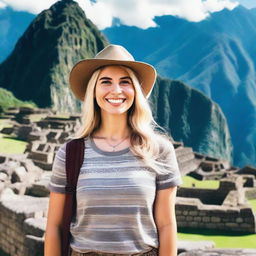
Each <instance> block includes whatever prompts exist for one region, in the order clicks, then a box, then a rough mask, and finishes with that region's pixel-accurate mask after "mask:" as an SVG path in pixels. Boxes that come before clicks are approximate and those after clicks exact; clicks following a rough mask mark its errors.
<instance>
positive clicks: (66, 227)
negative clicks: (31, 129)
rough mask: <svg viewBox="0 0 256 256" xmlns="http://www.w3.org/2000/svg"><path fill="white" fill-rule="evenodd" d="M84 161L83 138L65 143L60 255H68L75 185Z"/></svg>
mask: <svg viewBox="0 0 256 256" xmlns="http://www.w3.org/2000/svg"><path fill="white" fill-rule="evenodd" d="M83 161H84V138H80V139H74V140H71V141H69V142H68V143H67V144H66V175H67V185H66V187H65V189H66V197H65V205H64V212H63V222H62V232H61V233H62V239H61V249H62V253H61V255H62V256H68V255H70V252H71V251H70V238H71V234H70V223H71V221H72V217H73V216H74V214H75V212H76V186H77V180H78V176H79V172H80V168H81V166H82V164H83Z"/></svg>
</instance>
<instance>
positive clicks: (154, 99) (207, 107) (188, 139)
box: [149, 76, 233, 164]
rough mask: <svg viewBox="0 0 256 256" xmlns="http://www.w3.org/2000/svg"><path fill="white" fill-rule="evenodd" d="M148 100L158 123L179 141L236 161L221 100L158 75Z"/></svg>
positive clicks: (209, 153) (202, 151)
mask: <svg viewBox="0 0 256 256" xmlns="http://www.w3.org/2000/svg"><path fill="white" fill-rule="evenodd" d="M149 101H150V103H151V106H152V109H153V113H154V118H155V120H156V121H157V123H158V124H160V125H161V126H162V127H164V128H165V129H166V130H167V131H168V133H169V134H171V135H172V137H173V138H175V140H176V141H182V142H183V143H184V145H186V146H187V147H192V148H193V151H196V152H199V153H202V154H206V155H208V156H211V157H216V158H218V159H223V160H229V161H230V162H231V164H233V159H232V158H233V145H232V143H231V137H230V133H229V128H228V125H227V120H226V117H225V115H224V114H223V112H222V110H221V109H220V107H219V106H218V104H216V103H215V102H213V101H212V100H211V99H209V98H208V97H207V96H205V95H204V94H203V93H202V92H200V91H199V90H197V89H194V88H192V87H190V86H188V85H186V84H184V83H182V82H180V81H175V80H170V79H167V78H162V77H159V76H158V77H157V80H156V84H155V86H154V88H153V91H152V93H151V95H150V98H149Z"/></svg>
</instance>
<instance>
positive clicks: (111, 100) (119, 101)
mask: <svg viewBox="0 0 256 256" xmlns="http://www.w3.org/2000/svg"><path fill="white" fill-rule="evenodd" d="M106 100H107V101H108V102H110V103H122V102H124V99H120V100H113V99H106Z"/></svg>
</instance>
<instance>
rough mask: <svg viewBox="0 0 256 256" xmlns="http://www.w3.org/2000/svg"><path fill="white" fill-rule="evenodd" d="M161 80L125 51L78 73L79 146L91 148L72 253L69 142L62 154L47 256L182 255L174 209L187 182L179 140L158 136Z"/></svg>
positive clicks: (107, 53) (113, 49)
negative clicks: (154, 103) (153, 96)
mask: <svg viewBox="0 0 256 256" xmlns="http://www.w3.org/2000/svg"><path fill="white" fill-rule="evenodd" d="M155 79H156V71H155V69H154V68H153V67H152V66H151V65H149V64H147V63H144V62H138V61H135V60H134V58H133V56H132V55H131V54H130V53H129V52H128V51H127V50H126V49H125V48H123V47H122V46H119V45H109V46H107V47H106V48H104V49H103V50H102V51H101V52H99V53H98V54H97V55H96V56H95V58H93V59H86V60H82V61H80V62H78V63H77V64H76V65H75V66H74V67H73V69H72V71H71V73H70V86H71V90H72V92H73V93H74V95H75V96H76V97H77V98H78V99H80V100H81V101H83V113H82V125H81V127H80V129H79V130H78V131H77V132H76V135H75V136H74V140H76V141H80V142H81V145H82V146H83V147H84V154H82V156H83V157H84V159H83V164H82V166H81V168H80V173H79V177H78V180H77V187H76V190H75V191H76V194H75V197H76V211H75V213H74V214H73V218H72V221H71V225H70V227H69V230H70V234H71V242H70V250H69V251H68V252H66V251H63V250H62V248H63V241H65V240H63V239H62V238H63V237H62V233H61V231H62V229H63V226H62V223H63V220H64V218H65V216H66V215H65V212H64V207H65V193H68V192H69V191H68V190H66V185H67V173H66V148H67V144H68V143H69V142H68V143H64V144H63V145H62V146H61V147H60V148H59V150H58V152H57V154H56V157H55V160H54V163H53V169H52V172H53V173H52V177H51V182H50V185H49V189H50V191H51V193H50V201H49V212H48V220H47V228H46V235H45V256H51V255H55V256H60V255H62V256H66V255H69V254H71V255H72V256H78V255H79V256H80V255H88V256H89V255H106V256H107V255H109V256H110V255H113V256H114V255H148V256H149V255H160V256H174V255H177V245H176V236H177V234H176V233H177V228H176V219H175V207H174V204H175V196H176V189H177V186H179V185H180V184H181V183H182V181H181V176H180V171H179V167H178V163H177V159H176V155H175V150H174V147H173V144H172V143H171V138H170V137H169V136H168V135H167V134H164V133H160V132H159V131H157V130H156V128H161V127H160V126H158V125H157V123H156V122H155V121H154V119H153V116H152V112H151V109H150V105H149V103H148V101H147V98H148V97H149V95H150V93H151V91H152V89H153V86H154V82H155ZM74 140H71V141H70V142H72V141H74ZM68 145H70V144H68ZM77 154H79V152H77ZM64 247H65V245H64ZM67 248H68V247H67Z"/></svg>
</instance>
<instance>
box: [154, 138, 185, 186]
mask: <svg viewBox="0 0 256 256" xmlns="http://www.w3.org/2000/svg"><path fill="white" fill-rule="evenodd" d="M164 146H165V147H167V151H166V152H167V153H165V154H164V155H162V156H161V162H164V163H167V164H168V165H169V166H170V167H165V168H167V169H168V173H167V174H157V176H156V190H161V189H166V188H170V187H175V186H179V185H181V184H182V178H181V173H180V169H179V165H178V161H177V157H176V153H175V149H174V146H173V144H172V143H171V142H168V143H166V144H165V145H164Z"/></svg>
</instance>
